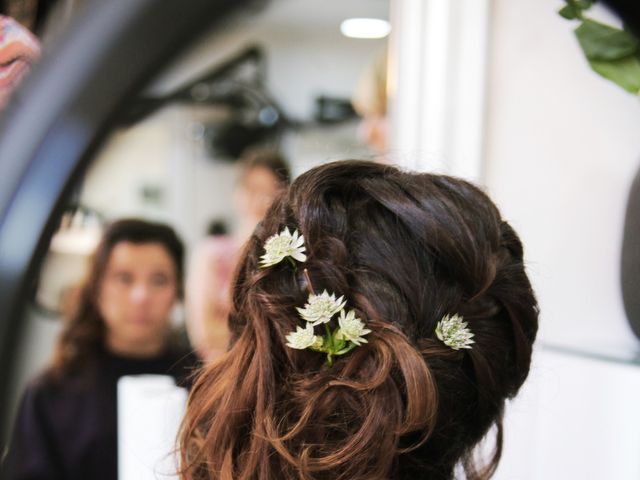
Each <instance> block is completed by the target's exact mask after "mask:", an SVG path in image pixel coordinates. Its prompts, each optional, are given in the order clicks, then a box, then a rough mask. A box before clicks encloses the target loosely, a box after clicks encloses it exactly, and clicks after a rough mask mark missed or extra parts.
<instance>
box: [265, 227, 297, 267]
mask: <svg viewBox="0 0 640 480" xmlns="http://www.w3.org/2000/svg"><path fill="white" fill-rule="evenodd" d="M264 250H265V253H264V255H262V256H261V257H260V267H261V268H267V267H271V266H272V265H276V264H278V263H280V262H281V261H282V260H284V259H285V258H288V259H289V261H290V262H291V263H292V265H293V266H294V267H295V266H296V264H295V262H294V261H293V260H297V261H298V262H305V261H306V260H307V256H306V255H305V253H304V252H305V247H304V236H303V235H299V234H298V230H294V231H293V233H291V232H290V231H289V229H288V228H287V227H285V229H284V230H283V231H281V232H280V233H276V234H275V235H273V236H271V237H269V238H268V239H267V241H266V242H265V244H264Z"/></svg>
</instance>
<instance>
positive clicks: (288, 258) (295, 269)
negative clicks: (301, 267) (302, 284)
mask: <svg viewBox="0 0 640 480" xmlns="http://www.w3.org/2000/svg"><path fill="white" fill-rule="evenodd" d="M287 260H289V263H290V264H291V266H292V267H293V271H294V272H296V271H297V270H298V265H296V262H295V261H294V260H293V258H291V257H287Z"/></svg>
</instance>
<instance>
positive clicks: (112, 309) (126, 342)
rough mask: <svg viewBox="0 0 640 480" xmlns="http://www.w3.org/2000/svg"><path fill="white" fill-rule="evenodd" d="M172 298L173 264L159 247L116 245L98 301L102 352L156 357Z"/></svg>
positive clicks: (166, 328)
mask: <svg viewBox="0 0 640 480" xmlns="http://www.w3.org/2000/svg"><path fill="white" fill-rule="evenodd" d="M177 295H178V284H177V273H176V266H175V263H174V261H173V259H172V257H171V255H170V254H169V252H168V251H167V250H166V248H165V247H164V246H163V245H162V244H160V243H141V244H137V243H131V242H120V243H118V244H116V245H115V247H114V248H113V250H112V251H111V255H110V256H109V260H108V261H107V266H106V269H105V273H104V277H103V279H102V284H101V286H100V289H99V298H98V309H99V311H100V314H101V315H102V318H103V320H104V323H105V325H106V342H107V348H108V349H109V350H111V351H113V352H115V353H119V354H124V355H132V356H144V355H152V354H155V353H159V352H160V351H161V350H162V349H163V347H164V344H165V341H166V337H167V333H168V331H169V314H170V312H171V309H172V307H173V305H174V304H175V302H176V300H177Z"/></svg>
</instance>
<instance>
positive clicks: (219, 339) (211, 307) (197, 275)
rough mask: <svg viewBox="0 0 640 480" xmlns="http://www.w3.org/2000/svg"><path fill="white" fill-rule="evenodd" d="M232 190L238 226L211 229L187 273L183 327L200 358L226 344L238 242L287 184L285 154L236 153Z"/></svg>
mask: <svg viewBox="0 0 640 480" xmlns="http://www.w3.org/2000/svg"><path fill="white" fill-rule="evenodd" d="M239 164H240V178H239V181H238V187H237V190H236V192H235V198H234V200H235V204H236V207H237V212H238V228H237V232H236V233H235V234H233V235H210V236H209V237H208V238H207V239H205V240H204V241H203V242H202V243H201V244H200V245H198V246H197V248H196V250H195V252H194V253H193V255H192V258H191V261H190V268H189V275H188V279H187V293H186V306H187V329H188V332H189V339H190V341H191V344H192V345H193V347H194V349H195V350H196V352H197V353H198V355H199V356H200V358H202V359H203V360H204V361H211V360H213V359H215V358H217V357H218V356H219V355H221V354H222V353H224V352H225V351H226V350H227V345H228V344H229V328H228V326H227V318H228V316H229V307H230V305H231V297H230V286H231V277H232V275H233V272H234V271H235V268H236V264H237V263H238V257H239V255H240V250H241V248H242V245H243V244H244V242H245V241H246V239H247V238H249V236H250V235H251V232H252V231H253V229H254V228H255V226H256V224H257V223H258V222H259V221H260V220H262V218H263V217H264V215H265V213H266V212H267V210H268V209H269V207H270V206H271V203H272V202H273V200H274V199H275V198H276V196H277V195H278V194H279V193H280V192H281V191H282V190H283V189H284V188H286V187H287V186H288V185H289V182H290V180H291V174H290V172H289V167H288V166H287V162H286V161H285V159H284V158H283V156H282V155H281V154H280V153H278V152H277V151H274V150H269V149H264V148H253V149H250V150H248V151H247V152H245V153H244V154H243V155H242V157H241V159H240V162H239Z"/></svg>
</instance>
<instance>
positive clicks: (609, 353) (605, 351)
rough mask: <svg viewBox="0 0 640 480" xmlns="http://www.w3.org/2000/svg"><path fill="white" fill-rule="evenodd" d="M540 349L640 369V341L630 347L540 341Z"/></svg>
mask: <svg viewBox="0 0 640 480" xmlns="http://www.w3.org/2000/svg"><path fill="white" fill-rule="evenodd" d="M538 348H539V349H540V350H542V351H545V352H553V353H560V354H563V355H570V356H573V357H582V358H586V359H589V360H596V361H600V362H608V363H616V364H623V365H628V366H632V367H640V341H639V342H638V343H637V344H636V345H635V346H629V345H624V346H620V345H615V346H614V345H606V344H603V345H588V344H586V345H569V344H563V343H560V342H549V341H540V342H539V343H538Z"/></svg>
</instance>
